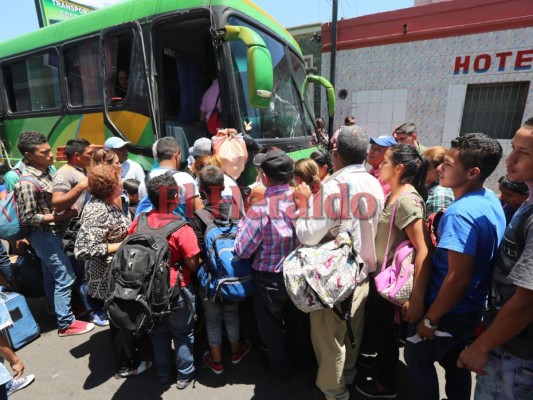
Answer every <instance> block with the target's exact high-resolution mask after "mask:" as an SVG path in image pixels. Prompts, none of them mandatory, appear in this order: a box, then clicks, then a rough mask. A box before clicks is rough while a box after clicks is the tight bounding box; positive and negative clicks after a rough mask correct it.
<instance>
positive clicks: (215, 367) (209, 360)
mask: <svg viewBox="0 0 533 400" xmlns="http://www.w3.org/2000/svg"><path fill="white" fill-rule="evenodd" d="M202 360H203V361H204V365H205V366H206V367H207V368H209V369H210V370H211V371H213V372H214V373H215V374H217V375H220V374H221V373H222V372H224V364H222V363H221V362H220V363H215V362H214V361H213V357H212V356H211V352H210V351H206V352H205V353H204V356H203V358H202Z"/></svg>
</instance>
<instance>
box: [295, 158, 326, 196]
mask: <svg viewBox="0 0 533 400" xmlns="http://www.w3.org/2000/svg"><path fill="white" fill-rule="evenodd" d="M302 182H305V183H307V185H308V186H309V188H310V189H311V193H312V194H316V193H317V192H318V190H319V189H320V178H319V176H318V165H317V163H316V162H314V161H313V160H312V159H310V158H302V159H300V160H298V161H296V162H295V163H294V183H295V184H296V187H298V185H300V184H301V183H302Z"/></svg>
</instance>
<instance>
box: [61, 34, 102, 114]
mask: <svg viewBox="0 0 533 400" xmlns="http://www.w3.org/2000/svg"><path fill="white" fill-rule="evenodd" d="M63 54H64V60H65V74H66V76H67V88H68V101H69V104H70V105H71V106H72V107H88V106H97V105H101V104H102V100H101V98H102V97H101V94H102V83H101V78H100V77H101V74H100V57H99V56H98V54H99V51H98V42H97V40H96V39H94V40H91V41H90V42H84V43H82V44H80V45H77V46H73V47H69V48H68V49H66V50H64V51H63Z"/></svg>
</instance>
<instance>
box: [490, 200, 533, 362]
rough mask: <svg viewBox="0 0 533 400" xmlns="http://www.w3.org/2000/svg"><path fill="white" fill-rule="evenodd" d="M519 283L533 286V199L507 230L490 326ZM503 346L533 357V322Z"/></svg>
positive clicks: (498, 263) (495, 280)
mask: <svg viewBox="0 0 533 400" xmlns="http://www.w3.org/2000/svg"><path fill="white" fill-rule="evenodd" d="M517 286H520V287H523V288H525V289H528V290H533V203H531V202H530V201H526V202H525V203H523V204H522V206H520V208H519V209H518V210H517V211H516V213H515V215H514V217H513V219H512V220H511V222H510V224H509V225H508V226H507V229H506V230H505V236H504V238H503V241H502V244H501V246H500V251H499V253H498V257H496V260H495V262H494V276H493V281H492V306H491V307H490V310H489V311H488V312H487V313H486V315H485V318H484V321H485V324H486V325H487V326H488V325H490V324H491V323H492V321H493V320H494V318H495V317H496V314H497V312H498V311H499V310H500V309H501V308H502V307H503V305H504V304H505V303H506V302H507V301H508V300H509V299H510V298H511V297H512V296H513V295H514V293H515V291H516V287H517ZM501 347H502V348H503V350H505V351H507V352H509V353H511V354H513V355H514V356H516V357H519V358H522V359H525V360H533V323H530V324H529V326H528V327H527V328H525V329H524V330H523V331H522V332H521V333H519V334H518V335H517V336H515V337H514V338H512V339H511V340H509V341H507V342H506V343H504V344H503V345H502V346H501Z"/></svg>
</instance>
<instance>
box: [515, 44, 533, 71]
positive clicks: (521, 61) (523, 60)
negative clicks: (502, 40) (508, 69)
mask: <svg viewBox="0 0 533 400" xmlns="http://www.w3.org/2000/svg"><path fill="white" fill-rule="evenodd" d="M528 55H529V57H528ZM532 61H533V49H532V50H520V51H517V52H516V60H515V64H514V69H515V71H524V70H527V69H531V62H532ZM528 63H529V64H528Z"/></svg>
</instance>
